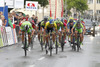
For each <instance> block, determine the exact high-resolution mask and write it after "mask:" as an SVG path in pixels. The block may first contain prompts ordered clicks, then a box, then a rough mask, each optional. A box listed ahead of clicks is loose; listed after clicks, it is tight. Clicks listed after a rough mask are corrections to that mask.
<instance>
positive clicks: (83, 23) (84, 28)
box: [80, 18, 86, 44]
mask: <svg viewBox="0 0 100 67" xmlns="http://www.w3.org/2000/svg"><path fill="white" fill-rule="evenodd" d="M80 20H81V23H82V25H83V30H84V32H83V37H82V39H84V34H85V32H86V27H85V22H84V21H83V18H81V19H80ZM82 44H83V43H82Z"/></svg>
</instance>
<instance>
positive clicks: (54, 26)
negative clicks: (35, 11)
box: [45, 21, 57, 29]
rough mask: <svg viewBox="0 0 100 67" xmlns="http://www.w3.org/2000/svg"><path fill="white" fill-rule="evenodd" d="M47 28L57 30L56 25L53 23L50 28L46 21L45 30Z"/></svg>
mask: <svg viewBox="0 0 100 67" xmlns="http://www.w3.org/2000/svg"><path fill="white" fill-rule="evenodd" d="M47 28H55V29H57V25H56V23H54V24H53V27H52V26H51V24H50V23H49V21H48V22H46V25H45V29H47Z"/></svg>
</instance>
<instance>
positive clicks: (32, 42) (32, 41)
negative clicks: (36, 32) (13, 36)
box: [31, 37, 34, 49]
mask: <svg viewBox="0 0 100 67" xmlns="http://www.w3.org/2000/svg"><path fill="white" fill-rule="evenodd" d="M33 44H34V37H33V38H32V40H31V49H33Z"/></svg>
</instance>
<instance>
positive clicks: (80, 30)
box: [73, 23, 83, 33]
mask: <svg viewBox="0 0 100 67" xmlns="http://www.w3.org/2000/svg"><path fill="white" fill-rule="evenodd" d="M73 28H75V30H76V31H78V32H79V33H82V32H83V25H82V23H80V26H77V23H75V24H74V26H73Z"/></svg>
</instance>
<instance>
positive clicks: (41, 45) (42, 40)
mask: <svg viewBox="0 0 100 67" xmlns="http://www.w3.org/2000/svg"><path fill="white" fill-rule="evenodd" d="M42 39H43V38H42V36H41V41H40V42H41V49H42V51H43V40H42Z"/></svg>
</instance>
